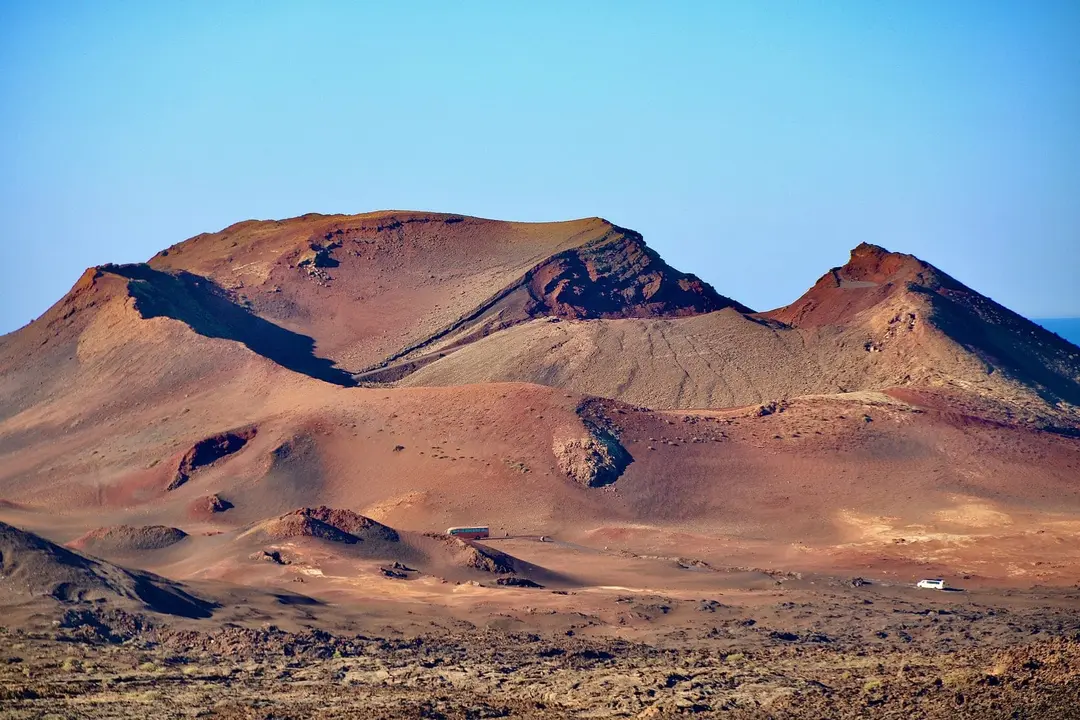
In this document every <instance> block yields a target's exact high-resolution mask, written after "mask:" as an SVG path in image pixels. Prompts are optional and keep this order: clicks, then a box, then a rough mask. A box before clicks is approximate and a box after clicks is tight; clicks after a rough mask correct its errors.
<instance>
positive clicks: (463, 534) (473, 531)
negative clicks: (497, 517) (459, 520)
mask: <svg viewBox="0 0 1080 720" xmlns="http://www.w3.org/2000/svg"><path fill="white" fill-rule="evenodd" d="M490 530H491V528H489V527H488V526H486V525H474V526H471V527H464V526H463V527H452V528H447V529H446V534H447V535H450V536H451V537H456V538H461V539H462V540H483V539H484V538H486V537H488V535H490Z"/></svg>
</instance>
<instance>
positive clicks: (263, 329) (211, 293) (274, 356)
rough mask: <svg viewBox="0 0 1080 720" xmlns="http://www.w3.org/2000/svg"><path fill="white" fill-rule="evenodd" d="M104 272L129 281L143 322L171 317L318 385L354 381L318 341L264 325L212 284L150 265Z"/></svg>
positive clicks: (124, 267) (107, 269)
mask: <svg viewBox="0 0 1080 720" xmlns="http://www.w3.org/2000/svg"><path fill="white" fill-rule="evenodd" d="M103 269H104V270H106V271H108V272H112V273H116V274H117V275H120V276H122V277H125V278H127V279H128V280H129V281H130V282H129V283H128V289H129V291H130V292H131V295H132V297H134V298H135V307H136V309H137V310H138V311H139V313H140V314H141V315H142V316H143V317H144V318H147V319H149V318H154V317H168V318H172V319H174V320H179V321H180V322H182V323H184V324H186V325H187V326H188V327H190V328H191V329H192V330H194V331H195V332H197V333H199V334H200V335H204V336H206V337H211V338H223V339H225V340H235V341H237V342H240V343H243V344H244V345H246V346H247V347H248V349H250V350H251V351H253V352H256V353H258V354H259V355H262V356H263V357H265V358H267V359H269V360H272V361H274V362H275V363H277V364H278V365H281V366H282V367H286V368H288V369H289V370H292V371H294V372H298V373H302V374H304V375H307V376H309V377H313V378H315V379H317V380H323V381H324V382H328V383H333V384H335V385H341V386H344V387H351V386H353V385H355V384H356V381H355V380H353V378H352V375H350V374H349V373H347V372H345V371H344V370H340V369H338V368H336V367H334V364H333V362H332V361H330V360H327V359H325V358H320V357H317V356H316V355H315V341H314V340H312V339H311V338H310V337H308V336H307V335H301V334H299V333H295V332H292V331H291V330H286V329H285V328H283V327H280V326H278V325H275V324H274V323H272V322H270V321H268V320H264V319H263V318H261V317H259V316H258V315H255V314H254V313H252V312H250V311H249V310H247V309H246V308H243V307H241V306H239V305H237V304H236V303H235V302H233V301H232V300H231V299H230V298H229V297H228V295H227V293H226V292H225V291H224V290H222V289H221V288H220V287H219V286H218V285H217V284H215V283H214V282H213V281H211V280H209V279H207V278H205V277H202V276H200V275H195V274H193V273H189V272H185V271H180V272H178V273H176V274H171V273H166V272H161V271H159V270H155V269H154V268H152V267H150V266H148V265H109V266H105V267H104V268H103Z"/></svg>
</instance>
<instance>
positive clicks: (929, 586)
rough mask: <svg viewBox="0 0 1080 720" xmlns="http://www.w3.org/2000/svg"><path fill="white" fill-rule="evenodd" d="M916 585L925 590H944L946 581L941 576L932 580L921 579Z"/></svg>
mask: <svg viewBox="0 0 1080 720" xmlns="http://www.w3.org/2000/svg"><path fill="white" fill-rule="evenodd" d="M915 587H921V588H923V589H924V590H944V589H945V581H944V580H942V579H941V578H933V579H930V580H920V581H919V582H917V583H915Z"/></svg>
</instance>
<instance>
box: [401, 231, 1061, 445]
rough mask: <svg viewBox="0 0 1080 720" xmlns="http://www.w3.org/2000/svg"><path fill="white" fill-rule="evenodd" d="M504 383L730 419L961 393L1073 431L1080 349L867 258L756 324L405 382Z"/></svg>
mask: <svg viewBox="0 0 1080 720" xmlns="http://www.w3.org/2000/svg"><path fill="white" fill-rule="evenodd" d="M503 380H512V381H517V382H536V383H543V384H547V385H552V386H554V387H561V388H567V389H572V390H574V391H576V392H581V393H587V394H593V395H600V396H604V397H610V398H617V399H620V400H624V401H627V402H631V403H636V404H641V405H647V406H649V407H653V408H694V407H698V408H702V407H731V406H735V405H740V404H749V403H753V402H763V401H768V400H776V399H782V398H789V397H794V396H798V395H806V394H829V393H836V392H847V391H856V390H881V389H885V388H889V387H894V386H911V387H925V388H941V389H952V390H963V391H965V392H971V393H974V394H975V395H977V396H979V397H981V398H983V399H984V400H985V401H986V402H987V403H988V405H992V406H994V407H995V408H997V410H993V409H991V410H989V411H990V412H997V413H1002V414H1004V415H1015V416H1017V417H1020V418H1024V419H1028V420H1034V421H1038V422H1040V423H1043V424H1046V423H1051V424H1058V423H1066V424H1075V423H1077V422H1080V349H1078V348H1076V347H1075V346H1073V345H1071V344H1069V343H1067V342H1065V341H1063V340H1061V339H1060V338H1058V337H1056V336H1055V335H1053V334H1052V333H1049V332H1046V331H1045V330H1043V329H1042V328H1040V327H1038V326H1036V325H1035V324H1033V323H1031V322H1029V321H1027V320H1025V319H1024V318H1021V317H1020V316H1018V315H1016V314H1015V313H1012V312H1011V311H1009V310H1007V309H1005V308H1003V307H1001V306H1000V305H998V304H996V303H994V302H993V301H991V300H989V299H988V298H985V297H983V296H981V295H979V294H978V293H976V292H974V291H972V290H970V289H969V288H966V287H965V286H963V285H961V284H960V283H958V282H957V281H955V280H953V279H952V278H950V277H949V276H947V275H945V274H944V273H941V272H940V271H938V270H936V269H935V268H933V267H932V266H929V265H927V264H925V263H922V262H921V261H919V260H917V259H915V258H913V257H911V256H908V255H900V254H896V253H889V252H887V251H885V250H883V249H881V248H877V247H874V246H867V245H863V246H860V247H858V248H856V249H855V250H854V251H853V253H852V258H851V262H849V263H848V264H847V265H845V266H844V267H841V268H836V269H834V270H832V271H830V272H829V273H828V274H826V276H825V277H823V278H822V279H821V280H820V281H819V282H818V283H817V284H816V285H815V286H814V288H813V289H811V290H810V291H809V292H808V293H807V294H806V295H805V296H803V298H801V299H800V300H799V301H797V302H796V303H793V304H792V305H790V306H788V307H786V308H781V309H780V310H776V311H773V312H770V313H764V314H762V315H747V314H743V313H739V312H737V311H736V310H735V309H727V310H722V311H719V312H714V313H710V314H707V315H700V316H695V317H686V318H671V319H649V320H636V319H631V320H596V321H586V322H580V321H579V322H560V323H551V322H541V321H535V322H532V323H529V324H527V325H522V326H519V327H516V328H513V329H510V330H506V331H503V332H501V333H498V334H496V335H493V336H491V337H488V338H485V339H483V340H480V341H478V342H476V343H474V344H472V345H470V346H469V347H466V348H463V349H460V350H458V351H456V352H454V353H453V354H450V355H448V356H446V357H444V358H441V359H439V360H438V361H437V362H434V363H432V364H430V365H428V366H427V367H424V368H422V369H419V370H417V371H416V372H414V373H412V374H411V375H408V376H407V377H405V378H404V379H403V380H402V384H405V385H409V386H423V385H450V384H458V383H469V382H473V383H475V382H496V381H503Z"/></svg>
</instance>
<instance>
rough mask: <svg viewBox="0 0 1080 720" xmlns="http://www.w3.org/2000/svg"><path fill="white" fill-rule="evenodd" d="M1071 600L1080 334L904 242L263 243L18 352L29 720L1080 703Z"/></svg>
mask: <svg viewBox="0 0 1080 720" xmlns="http://www.w3.org/2000/svg"><path fill="white" fill-rule="evenodd" d="M960 270H962V268H961V269H960ZM746 271H747V272H756V273H760V274H761V275H762V277H763V278H767V276H768V269H767V268H764V269H763V268H747V269H746ZM811 281H812V278H808V280H807V282H808V284H809V283H810V282H811ZM472 525H486V526H490V528H491V537H490V538H488V539H486V540H481V541H475V542H471V541H466V540H461V539H458V538H452V537H448V536H447V535H446V529H447V528H448V527H449V526H472ZM922 578H944V579H945V581H946V585H947V589H945V590H943V591H935V590H923V589H918V588H916V587H915V583H916V582H917V581H918V580H920V579H922ZM1078 583H1080V348H1078V347H1076V346H1074V345H1072V344H1071V343H1068V342H1066V341H1065V340H1063V339H1061V338H1059V337H1058V336H1056V335H1054V334H1053V333H1049V332H1047V331H1046V330H1044V329H1042V328H1040V327H1038V326H1037V325H1034V324H1033V323H1031V322H1029V321H1028V320H1026V319H1024V318H1022V317H1020V316H1019V315H1016V314H1015V313H1012V312H1011V311H1009V310H1008V309H1007V308H1004V307H1002V306H1001V305H999V304H997V303H995V302H994V301H992V300H990V299H989V298H986V297H984V296H982V295H980V294H979V293H978V292H977V291H975V290H973V289H971V288H969V287H967V286H966V285H964V284H963V283H961V282H960V281H959V280H957V279H956V278H954V277H952V276H951V275H949V274H946V273H945V272H943V271H942V270H939V269H938V268H935V267H934V266H932V265H930V264H928V263H926V262H924V261H922V260H920V259H918V258H915V257H912V256H910V255H904V254H901V253H895V252H889V251H887V250H885V249H883V248H880V247H877V246H874V245H866V244H863V245H859V246H858V247H856V248H855V249H854V250H853V251H852V253H851V257H850V259H849V260H848V261H847V263H846V264H844V265H842V266H839V267H835V268H832V269H831V270H828V271H827V272H826V273H825V274H824V275H822V276H821V277H820V278H819V279H818V280H817V281H816V283H814V284H813V285H812V287H811V288H810V289H809V290H808V291H807V292H806V293H805V294H804V295H803V296H802V297H800V298H798V299H797V300H795V301H794V302H793V303H791V304H790V305H787V306H785V307H782V308H777V309H774V310H770V311H765V312H755V311H753V310H752V309H750V308H748V307H746V306H744V305H742V304H741V303H739V302H737V301H736V300H733V299H731V298H728V297H725V296H724V295H721V294H720V293H718V292H717V291H716V290H714V289H713V288H712V287H710V286H709V285H708V284H707V283H704V282H703V281H701V280H700V279H699V278H697V277H695V276H694V275H690V274H686V273H683V272H680V271H678V270H676V269H674V268H672V267H671V266H669V265H667V264H666V263H665V262H664V261H663V260H662V259H661V258H660V257H659V256H658V255H657V254H656V253H655V252H654V251H653V250H651V249H650V248H648V247H647V246H646V245H645V243H644V240H643V239H642V237H641V236H640V235H639V234H637V233H635V232H633V231H632V230H628V229H625V228H620V227H618V226H615V225H612V224H611V223H608V222H606V221H604V220H601V219H599V218H590V219H584V220H576V221H571V222H565V223H537V224H524V223H505V222H498V221H492V220H482V219H478V218H469V217H464V216H457V215H441V214H433V213H409V212H381V213H370V214H366V215H355V216H345V215H335V216H324V215H306V216H303V217H300V218H294V219H291V220H283V221H247V222H243V223H238V224H237V225H234V226H231V227H229V228H226V229H225V230H223V231H221V232H218V233H210V234H204V235H199V236H196V237H194V238H191V239H189V240H187V241H184V242H182V243H178V244H177V245H174V246H173V247H170V248H168V249H166V250H163V251H162V252H160V253H158V254H157V255H155V256H154V257H153V258H151V259H150V260H149V261H148V262H147V263H138V264H132V265H103V266H100V267H95V268H90V269H88V270H87V271H86V272H85V273H84V274H83V276H82V277H81V278H80V279H79V280H78V281H77V282H76V284H75V285H74V287H73V288H72V290H71V291H70V292H69V293H68V294H67V295H65V297H64V298H62V299H61V300H59V301H58V302H57V303H56V305H54V306H53V307H52V308H50V309H49V310H48V311H47V312H46V313H45V314H44V315H42V316H41V317H40V318H38V319H36V320H35V321H33V322H32V323H30V324H29V325H27V326H26V327H24V328H21V329H20V330H17V331H16V332H14V333H11V334H8V335H5V336H3V337H0V677H2V680H0V715H3V716H5V717H49V716H53V717H161V718H165V717H251V718H271V717H358V718H367V717H463V718H464V717H470V718H472V717H598V718H602V717H635V716H641V717H649V716H656V717H666V716H672V715H679V714H701V715H704V716H710V715H712V716H721V717H724V716H727V717H777V718H780V717H832V718H842V717H897V718H900V717H903V718H921V717H942V718H944V717H948V718H955V717H970V718H994V717H1003V718H1013V717H1025V718H1058V717H1060V718H1067V717H1078V716H1080V712H1078V710H1077V707H1078V705H1080V678H1078V674H1080V652H1078V648H1080V634H1078V633H1080V589H1078V588H1080V585H1078Z"/></svg>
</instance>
